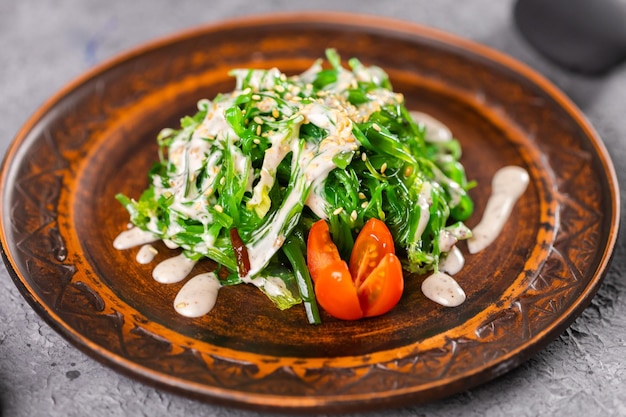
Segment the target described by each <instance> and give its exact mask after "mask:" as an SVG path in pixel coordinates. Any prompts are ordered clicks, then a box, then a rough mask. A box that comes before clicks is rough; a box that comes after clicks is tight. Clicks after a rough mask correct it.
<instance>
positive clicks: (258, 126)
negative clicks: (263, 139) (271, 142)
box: [256, 125, 261, 140]
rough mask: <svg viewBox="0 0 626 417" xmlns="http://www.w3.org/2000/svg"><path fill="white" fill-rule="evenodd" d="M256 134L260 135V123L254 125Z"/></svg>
mask: <svg viewBox="0 0 626 417" xmlns="http://www.w3.org/2000/svg"><path fill="white" fill-rule="evenodd" d="M256 135H257V136H260V135H261V125H257V127H256ZM256 140H258V139H256Z"/></svg>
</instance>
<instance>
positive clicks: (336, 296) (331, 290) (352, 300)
mask: <svg viewBox="0 0 626 417" xmlns="http://www.w3.org/2000/svg"><path fill="white" fill-rule="evenodd" d="M315 298H316V299H317V302H318V303H319V305H320V306H322V308H323V309H324V310H326V312H327V313H328V314H330V315H331V316H333V317H336V318H338V319H342V320H357V319H360V318H361V317H363V310H361V305H360V304H359V297H358V296H357V291H356V287H355V286H354V282H352V276H351V275H350V271H349V270H348V265H347V264H346V263H345V262H344V261H342V260H339V261H335V262H332V263H330V264H328V265H326V266H325V267H324V268H322V269H321V270H320V271H319V274H318V276H317V278H316V281H315Z"/></svg>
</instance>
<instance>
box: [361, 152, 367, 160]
mask: <svg viewBox="0 0 626 417" xmlns="http://www.w3.org/2000/svg"><path fill="white" fill-rule="evenodd" d="M366 160H367V154H366V153H365V152H363V153H362V154H361V161H363V162H365V161H366Z"/></svg>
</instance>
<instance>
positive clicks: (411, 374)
mask: <svg viewBox="0 0 626 417" xmlns="http://www.w3.org/2000/svg"><path fill="white" fill-rule="evenodd" d="M330 46H332V47H335V48H337V50H338V51H339V52H340V53H341V55H342V56H343V57H346V58H347V57H351V56H356V57H358V58H360V59H361V60H362V61H363V62H365V63H367V64H375V65H379V66H381V67H383V68H384V69H385V70H387V71H388V73H389V74H390V76H391V79H392V82H393V84H394V87H395V89H396V90H397V91H400V92H403V93H404V94H405V96H406V99H407V101H408V103H409V107H410V108H412V109H416V110H421V111H425V112H427V113H430V114H432V115H434V116H435V117H437V118H439V119H441V120H442V121H444V122H445V123H446V124H448V125H449V126H450V127H451V129H452V131H453V132H454V133H455V135H456V136H457V137H458V139H459V140H460V141H461V142H462V145H463V147H464V158H463V162H464V164H465V166H466V169H467V172H468V174H469V176H470V177H471V178H473V179H476V180H477V181H478V184H479V186H478V187H476V188H475V189H474V190H473V194H472V196H473V198H474V199H475V202H476V213H477V214H476V215H475V216H474V217H473V218H472V219H470V221H469V222H468V224H469V225H470V226H472V225H474V224H476V223H477V221H478V217H479V216H480V213H481V212H482V209H483V208H484V205H485V202H486V199H487V197H488V195H489V193H490V188H491V186H490V181H491V178H492V176H493V174H494V172H495V171H496V170H497V169H498V168H500V167H502V166H504V165H511V164H515V165H520V166H523V167H525V168H526V169H527V170H528V172H529V173H530V176H531V184H530V186H529V188H528V190H527V191H526V193H525V194H524V195H523V197H522V198H521V200H520V201H519V202H518V204H517V205H516V206H515V209H514V212H513V215H512V217H511V219H510V221H509V222H508V223H507V225H506V228H505V230H504V233H503V235H502V236H501V237H500V238H499V240H498V241H497V242H496V243H495V244H494V245H493V246H492V248H491V249H490V250H488V251H485V252H484V253H480V254H478V255H475V256H469V255H468V256H467V264H466V267H465V269H464V270H463V271H462V272H461V273H459V274H458V275H457V280H458V281H459V282H460V283H461V285H462V286H463V287H464V288H465V290H466V292H467V296H468V299H467V301H466V302H465V303H464V304H463V305H462V306H460V307H458V308H452V309H450V308H444V307H441V306H438V305H436V304H434V303H432V302H430V301H428V300H427V299H425V298H424V296H423V295H422V294H421V292H420V290H419V288H420V283H421V281H422V279H423V278H422V277H411V278H410V279H408V280H407V285H406V286H407V290H406V292H405V295H404V297H403V299H402V300H401V302H400V304H399V305H398V306H397V308H396V309H395V310H393V312H391V313H390V314H387V315H385V316H383V317H380V318H375V319H369V320H363V321H359V322H340V321H336V320H333V319H332V318H329V317H327V316H324V323H323V324H322V325H320V326H311V325H307V324H306V318H305V315H304V311H303V309H302V308H298V307H295V308H293V309H291V310H288V311H283V312H281V311H278V310H277V309H275V308H274V307H272V306H271V305H270V304H269V303H268V301H267V299H266V298H265V297H264V296H262V295H261V294H260V293H259V291H257V290H256V289H254V288H252V287H250V286H244V285H242V286H237V287H228V288H225V289H223V291H221V292H220V297H219V300H218V304H217V306H216V308H215V309H214V311H212V312H211V313H210V314H209V315H207V316H205V317H202V318H200V319H186V318H183V317H180V316H178V315H176V314H175V313H174V310H173V308H172V301H173V298H174V295H175V294H176V292H177V290H178V289H179V288H180V285H181V284H174V285H171V286H165V285H161V284H158V283H156V282H155V281H153V280H152V279H151V277H150V273H151V268H152V267H153V265H154V264H153V265H148V266H141V265H139V264H138V263H136V262H135V261H134V254H135V253H134V251H132V250H131V251H125V252H119V251H116V250H114V249H113V247H112V245H111V243H112V241H113V239H114V237H115V236H116V235H117V234H118V232H120V231H121V230H123V229H124V227H125V225H126V223H127V219H128V218H127V214H126V212H125V211H124V209H123V208H122V207H121V206H120V205H119V204H118V203H117V202H116V200H115V199H114V195H115V194H116V193H118V192H123V193H126V194H127V195H131V196H138V195H139V193H140V191H141V190H142V189H143V187H145V186H146V183H147V177H146V172H147V170H148V168H149V166H150V165H151V163H152V161H154V160H155V158H156V147H155V140H154V138H155V136H156V134H157V132H158V131H159V130H160V129H161V128H163V127H167V126H176V124H177V122H178V119H179V118H180V117H181V116H183V115H185V114H188V113H190V112H192V111H193V110H194V108H195V105H196V101H197V100H198V99H200V98H205V97H206V98H213V97H214V96H215V95H216V94H217V93H218V92H224V91H229V90H231V89H232V88H233V81H232V79H231V78H229V77H228V75H227V72H228V70H229V69H231V68H233V67H272V66H276V67H279V68H281V69H282V70H283V71H285V72H288V73H295V72H299V71H302V70H304V69H306V68H307V67H308V66H309V65H310V64H311V63H312V62H313V60H314V59H316V58H318V57H321V56H323V54H324V49H325V48H327V47H330ZM1 187H2V188H1V191H2V224H1V226H2V235H1V238H2V248H3V251H4V257H5V261H6V263H7V266H8V268H9V270H10V271H11V274H12V276H13V278H14V280H15V283H16V285H17V286H18V287H19V289H20V290H21V291H22V293H23V294H24V296H25V298H26V299H27V300H28V301H29V302H30V303H31V304H32V306H33V307H34V308H35V309H36V310H37V312H39V313H40V314H41V315H42V316H43V317H44V318H45V319H46V320H47V321H48V322H49V323H50V324H51V325H52V326H53V327H54V328H55V329H57V330H58V331H59V332H60V333H61V334H62V335H63V336H65V337H66V338H68V339H69V340H70V341H71V342H72V343H74V344H75V345H76V346H78V347H79V348H80V349H82V350H83V351H85V352H87V353H89V354H91V355H92V356H93V357H95V358H96V359H99V360H101V361H102V362H104V363H105V364H107V365H110V366H112V367H114V368H115V369H117V370H120V371H122V372H124V373H126V374H128V375H130V376H132V377H136V378H138V379H140V380H143V381H146V382H149V383H154V384H156V385H158V386H160V387H165V388H168V389H171V390H174V391H176V392H179V393H184V394H187V395H190V396H192V397H196V398H200V399H203V400H208V401H212V402H219V403H224V404H230V405H237V406H242V407H248V408H254V409H257V410H258V409H266V410H281V411H303V410H306V411H316V412H322V411H350V410H371V409H374V408H381V407H388V406H399V405H403V404H408V403H419V402H425V401H431V400H434V399H437V398H441V397H444V396H447V395H450V394H453V393H456V392H459V391H461V390H465V389H468V388H470V387H473V386H476V385H477V384H480V383H482V382H485V381H487V380H490V379H492V378H495V377H497V376H499V375H502V374H503V373H505V372H507V371H508V370H510V369H512V368H514V367H515V366H517V365H519V364H520V363H521V362H522V361H524V360H526V359H527V358H528V357H529V356H531V355H532V354H533V353H535V352H537V351H538V350H539V349H541V348H542V347H544V346H545V345H546V344H547V343H549V342H550V341H551V340H553V339H554V338H555V337H556V336H557V335H558V334H559V333H560V332H562V331H563V330H564V329H565V328H566V326H568V325H569V324H570V323H571V322H572V320H574V318H575V317H576V316H577V315H578V314H579V313H580V312H581V310H582V309H583V308H584V307H585V306H586V305H587V304H588V303H589V301H590V299H591V298H592V297H593V295H594V293H595V292H596V290H597V288H598V286H599V284H600V282H601V280H602V277H603V275H604V273H605V271H606V268H607V265H608V263H609V261H610V258H611V253H612V251H613V246H614V244H615V240H616V236H617V230H618V217H619V213H618V212H619V199H618V187H617V182H616V177H615V174H614V171H613V167H612V164H611V161H610V159H609V157H608V155H607V152H606V150H605V148H604V147H603V144H602V142H601V141H600V139H599V138H598V136H597V135H596V133H595V132H594V130H593V129H592V127H591V126H590V125H589V123H588V122H587V121H586V120H585V118H584V117H583V116H582V115H581V113H580V111H579V110H578V109H577V108H575V107H574V105H573V104H572V103H571V102H570V101H569V100H568V99H567V98H566V97H564V96H563V94H562V93H560V92H559V91H558V90H557V89H556V88H555V87H554V86H552V85H551V84H550V83H549V82H547V81H546V80H545V79H544V78H542V77H541V76H539V75H537V74H536V73H535V72H533V71H532V70H530V69H528V68H526V67H525V66H524V65H522V64H520V63H518V62H516V61H514V60H512V59H510V58H508V57H506V56H504V55H502V54H500V53H497V52H495V51H492V50H490V49H487V48H485V47H483V46H480V45H477V44H474V43H472V42H468V41H465V40H462V39H458V38H456V37H453V36H450V35H447V34H443V33H440V32H437V31H433V30H431V29H427V28H422V27H418V26H414V25H410V24H407V23H403V22H398V21H388V20H382V19H379V18H374V17H363V16H353V15H344V14H306V15H280V16H273V17H258V18H248V19H243V20H237V21H232V22H226V23H221V24H218V25H215V26H210V27H206V28H201V29H197V30H193V31H190V32H186V33H183V34H180V35H176V36H172V37H170V38H167V39H164V40H161V41H158V42H155V43H152V44H149V45H147V46H144V47H141V48H139V49H136V50H134V51H132V52H130V53H127V54H125V55H123V56H121V57H118V58H116V59H114V60H112V61H110V62H108V63H106V64H104V65H102V66H100V67H98V68H96V69H95V70H93V71H91V72H89V73H88V74H86V75H85V76H83V77H81V78H80V79H78V80H77V81H75V82H74V83H72V84H71V85H69V86H68V87H66V88H65V89H63V90H62V91H61V92H59V93H58V94H57V95H56V96H55V97H53V98H52V99H51V100H50V101H48V102H47V103H46V104H45V105H44V106H43V107H42V108H41V109H40V110H39V111H38V112H37V113H36V114H35V115H34V116H33V117H32V118H31V119H30V120H29V121H28V122H27V123H26V125H25V126H24V127H23V129H22V130H21V131H20V132H19V133H18V135H17V138H16V140H15V142H14V143H13V145H12V146H11V147H10V149H9V151H8V154H7V156H6V160H5V163H4V166H3V170H2V182H1ZM462 248H463V249H465V246H462ZM159 249H160V254H161V255H160V256H161V258H159V259H162V258H164V257H165V256H167V254H166V252H167V250H166V249H165V248H163V247H160V248H159ZM157 261H158V259H157ZM197 268H198V269H202V268H207V265H206V264H200V265H198V267H197Z"/></svg>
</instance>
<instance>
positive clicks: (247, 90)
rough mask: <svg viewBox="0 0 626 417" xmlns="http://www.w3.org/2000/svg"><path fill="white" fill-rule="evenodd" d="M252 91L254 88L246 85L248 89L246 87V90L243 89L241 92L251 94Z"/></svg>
mask: <svg viewBox="0 0 626 417" xmlns="http://www.w3.org/2000/svg"><path fill="white" fill-rule="evenodd" d="M251 92H252V90H251V89H250V87H246V89H245V90H243V91H242V92H241V94H250V93H251Z"/></svg>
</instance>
